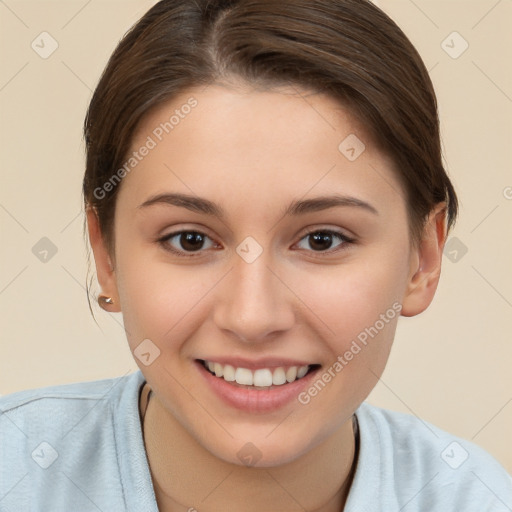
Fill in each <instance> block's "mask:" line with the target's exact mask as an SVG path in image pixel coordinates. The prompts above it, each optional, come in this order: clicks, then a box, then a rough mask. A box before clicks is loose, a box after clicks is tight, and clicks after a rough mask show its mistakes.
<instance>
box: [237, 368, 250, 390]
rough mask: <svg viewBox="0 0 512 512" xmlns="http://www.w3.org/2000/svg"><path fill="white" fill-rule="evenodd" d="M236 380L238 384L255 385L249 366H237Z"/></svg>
mask: <svg viewBox="0 0 512 512" xmlns="http://www.w3.org/2000/svg"><path fill="white" fill-rule="evenodd" d="M235 380H236V382H237V384H245V385H246V386H252V385H253V376H252V372H251V370H248V369H247V368H237V369H236V371H235Z"/></svg>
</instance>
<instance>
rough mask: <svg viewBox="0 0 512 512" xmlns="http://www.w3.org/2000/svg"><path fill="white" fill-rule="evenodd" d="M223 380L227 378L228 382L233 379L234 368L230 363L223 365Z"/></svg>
mask: <svg viewBox="0 0 512 512" xmlns="http://www.w3.org/2000/svg"><path fill="white" fill-rule="evenodd" d="M224 380H227V381H228V382H233V381H234V380H235V369H234V368H233V367H232V366H231V365H230V364H227V365H226V366H224Z"/></svg>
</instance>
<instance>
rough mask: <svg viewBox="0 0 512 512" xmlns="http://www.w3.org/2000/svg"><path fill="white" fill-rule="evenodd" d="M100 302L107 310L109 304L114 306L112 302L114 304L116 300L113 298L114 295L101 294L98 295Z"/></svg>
mask: <svg viewBox="0 0 512 512" xmlns="http://www.w3.org/2000/svg"><path fill="white" fill-rule="evenodd" d="M98 304H99V305H100V307H101V308H103V309H105V310H106V308H107V306H112V304H114V301H113V300H112V297H107V296H105V295H100V296H99V297H98Z"/></svg>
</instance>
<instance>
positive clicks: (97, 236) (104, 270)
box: [86, 208, 121, 313]
mask: <svg viewBox="0 0 512 512" xmlns="http://www.w3.org/2000/svg"><path fill="white" fill-rule="evenodd" d="M86 215H87V230H88V233H89V241H90V244H91V248H92V252H93V254H94V261H95V263H96V275H97V276H98V282H99V284H100V287H101V290H102V293H103V294H105V295H106V296H107V297H110V298H112V301H113V304H103V305H102V308H103V309H105V310H107V311H109V312H112V313H118V312H120V311H121V307H120V304H119V294H118V291H117V280H116V274H115V269H114V265H113V264H112V258H111V257H110V253H109V251H108V249H107V245H106V243H105V240H104V238H103V234H102V233H101V229H100V224H99V220H98V215H97V214H96V211H95V210H94V209H93V208H87V212H86Z"/></svg>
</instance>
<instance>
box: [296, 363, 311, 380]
mask: <svg viewBox="0 0 512 512" xmlns="http://www.w3.org/2000/svg"><path fill="white" fill-rule="evenodd" d="M308 368H309V366H301V367H300V368H299V369H298V370H297V378H298V379H302V377H304V375H306V373H308Z"/></svg>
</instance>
